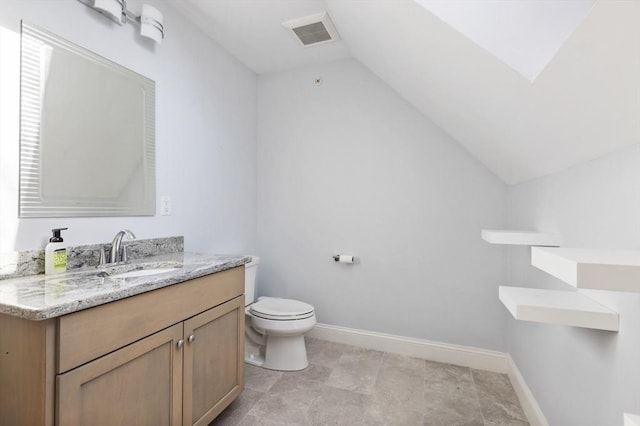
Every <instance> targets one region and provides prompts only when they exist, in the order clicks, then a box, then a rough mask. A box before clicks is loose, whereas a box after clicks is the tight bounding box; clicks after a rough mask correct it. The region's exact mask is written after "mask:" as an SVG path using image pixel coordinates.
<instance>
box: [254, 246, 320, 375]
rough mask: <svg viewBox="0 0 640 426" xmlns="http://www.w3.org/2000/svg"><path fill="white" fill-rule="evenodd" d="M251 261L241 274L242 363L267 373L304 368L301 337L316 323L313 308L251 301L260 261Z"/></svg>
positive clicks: (271, 300) (292, 302)
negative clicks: (242, 306) (259, 368)
mask: <svg viewBox="0 0 640 426" xmlns="http://www.w3.org/2000/svg"><path fill="white" fill-rule="evenodd" d="M251 259H252V260H251V262H250V263H247V264H246V265H245V271H244V272H245V275H244V297H245V314H246V317H245V352H244V360H245V362H246V363H248V364H251V365H255V366H258V367H263V368H268V369H271V370H283V371H295V370H302V369H304V368H307V366H308V365H309V362H308V361H307V348H306V347H305V345H304V334H305V333H306V332H308V331H309V330H311V329H312V328H313V326H314V325H315V324H316V313H315V309H314V308H313V306H311V305H309V304H308V303H304V302H299V301H297V300H291V299H280V298H276V297H260V298H259V299H258V301H256V302H254V301H255V294H256V291H255V290H256V272H257V269H258V264H259V263H260V258H259V257H257V256H251Z"/></svg>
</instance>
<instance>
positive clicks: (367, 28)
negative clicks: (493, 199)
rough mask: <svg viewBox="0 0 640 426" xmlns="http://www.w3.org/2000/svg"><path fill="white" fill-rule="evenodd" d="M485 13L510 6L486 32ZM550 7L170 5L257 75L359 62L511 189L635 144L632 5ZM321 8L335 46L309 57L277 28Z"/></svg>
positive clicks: (287, 1)
mask: <svg viewBox="0 0 640 426" xmlns="http://www.w3.org/2000/svg"><path fill="white" fill-rule="evenodd" d="M430 3H431V4H430ZM454 3H455V4H454ZM483 3H484V5H485V6H486V7H487V8H491V7H493V8H495V7H500V6H499V5H500V3H503V4H509V5H511V6H510V7H511V9H512V10H511V11H509V10H507V9H504V10H499V11H498V12H501V15H500V16H501V19H500V20H496V23H485V24H484V28H482V27H483V26H482V25H478V21H475V22H474V20H482V19H484V20H488V19H489V18H487V17H485V18H483V14H482V13H480V12H481V11H482V10H480V9H477V6H478V4H483ZM514 3H518V4H520V5H521V6H522V7H521V8H515V9H514V8H513V4H514ZM544 3H548V6H549V7H548V8H547V10H546V12H547V15H546V18H545V10H543V9H544V8H541V7H540V4H544ZM558 3H572V2H557V1H555V0H547V1H546V2H545V0H517V1H516V0H514V1H513V2H496V1H493V0H478V1H476V2H465V1H461V0H449V1H448V2H446V3H445V2H442V0H418V1H414V0H326V1H323V0H181V1H175V2H173V4H174V6H175V7H176V8H178V9H179V10H181V11H182V12H183V13H185V14H186V15H187V16H188V17H190V18H191V19H192V20H193V21H194V22H196V23H197V24H198V25H199V26H200V27H201V28H202V29H203V30H204V31H205V32H207V33H208V34H209V35H210V36H211V37H212V38H214V39H215V40H216V41H218V42H219V43H220V44H221V45H222V46H224V47H225V48H226V49H228V50H229V51H230V52H231V53H233V54H234V55H235V56H236V57H237V58H238V59H239V60H241V61H242V62H244V63H245V64H246V65H247V66H248V67H250V68H251V69H253V70H254V71H255V72H256V73H259V74H260V73H265V72H273V71H279V70H284V69H291V68H295V67H299V66H304V65H311V64H314V63H319V62H324V61H330V60H335V59H339V58H344V57H349V56H353V57H354V58H356V59H357V60H359V61H360V62H361V63H362V64H364V65H365V66H367V67H368V68H369V69H370V70H371V71H372V72H374V73H375V74H376V75H378V76H379V77H380V78H381V79H382V80H383V81H384V82H386V83H387V84H388V85H389V86H391V87H392V88H394V89H395V90H396V91H397V92H398V93H399V94H400V95H401V96H403V97H404V98H405V99H407V100H408V101H409V102H411V103H412V104H413V105H414V106H415V107H416V108H417V109H419V110H420V111H421V112H422V113H423V114H425V115H426V116H427V117H429V118H430V119H431V120H433V121H434V122H435V123H436V124H438V125H439V126H440V127H442V128H443V129H444V130H445V131H446V132H448V133H449V134H450V135H451V136H452V137H453V138H455V139H456V140H458V141H459V142H460V143H461V144H462V145H463V146H465V147H466V148H467V149H468V150H469V151H470V152H471V153H472V154H473V155H475V156H476V157H477V158H478V159H479V160H480V161H482V162H483V163H484V164H485V165H486V166H487V167H488V168H489V169H491V170H492V171H493V172H494V173H496V174H497V175H498V176H499V177H501V178H502V179H503V180H504V181H505V182H507V183H518V182H522V181H526V180H529V179H532V178H536V177H540V176H544V175H547V174H550V173H554V172H557V171H561V170H563V169H566V168H568V167H571V166H573V165H575V164H579V163H582V162H585V161H589V160H592V159H595V158H597V157H600V156H602V155H605V154H607V153H609V152H611V151H614V150H616V149H619V148H622V147H625V146H628V145H631V144H634V143H640V25H639V24H638V22H640V2H639V1H626V0H599V1H596V2H595V3H594V0H580V1H577V2H576V3H575V4H573V6H572V7H570V8H567V7H564V9H562V10H560V9H558V8H557V7H558ZM452 4H454V5H453V6H452ZM465 4H466V5H467V6H465ZM471 4H473V5H475V6H474V7H476V10H475V11H474V10H473V8H472V7H470V6H469V5H471ZM554 4H555V6H554ZM554 7H555V9H554ZM465 8H466V9H465ZM532 8H533V9H532ZM486 10H488V9H485V11H486ZM321 11H328V12H329V14H330V16H331V18H332V19H333V21H334V23H335V25H336V28H337V30H338V32H339V33H340V36H341V38H342V40H341V41H338V42H335V43H328V44H324V45H320V46H316V47H309V48H304V47H301V46H300V45H299V44H298V43H296V41H295V40H294V39H293V37H292V36H291V34H290V33H289V32H288V31H287V30H285V29H284V28H283V27H282V25H281V24H282V22H284V21H287V20H290V19H294V18H299V17H302V16H306V15H311V14H314V13H318V12H321ZM549 12H552V14H549ZM485 15H487V16H494V15H495V13H493V12H492V13H490V14H487V13H485ZM523 19H524V21H523ZM527 21H528V22H527ZM499 24H504V27H498V28H499V30H497V31H495V30H494V31H493V32H492V33H491V32H489V33H488V32H487V31H488V30H490V29H491V28H492V27H496V26H497V25H499ZM465 25H466V26H465ZM527 25H528V27H527ZM540 27H542V28H544V29H545V31H536V30H537V29H539V28H540ZM503 28H504V29H503ZM527 28H529V30H527ZM474 31H475V33H474ZM510 31H511V32H510ZM474 34H475V35H474ZM478 34H481V35H482V34H484V36H485V38H484V39H483V38H482V37H481V36H478ZM514 34H515V35H514ZM501 35H503V36H502V37H501ZM518 37H521V39H519V38H518ZM639 167H640V165H639Z"/></svg>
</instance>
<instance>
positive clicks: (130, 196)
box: [19, 23, 155, 217]
mask: <svg viewBox="0 0 640 426" xmlns="http://www.w3.org/2000/svg"><path fill="white" fill-rule="evenodd" d="M20 63H21V71H20V103H21V105H20V200H19V216H20V217H79V216H152V215H154V214H155V83H154V81H153V80H150V79H148V78H146V77H144V76H142V75H140V74H137V73H135V72H133V71H131V70H129V69H127V68H124V67H122V66H120V65H118V64H116V63H114V62H112V61H109V60H107V59H105V58H103V57H101V56H99V55H96V54H95V53H92V52H90V51H88V50H86V49H84V48H82V47H79V46H76V45H74V44H72V43H70V42H68V41H65V40H62V39H60V38H59V37H57V36H55V35H53V34H51V33H49V32H47V31H44V30H42V29H40V28H37V27H34V26H30V25H27V24H25V23H22V34H21V61H20Z"/></svg>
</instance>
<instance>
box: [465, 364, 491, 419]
mask: <svg viewBox="0 0 640 426" xmlns="http://www.w3.org/2000/svg"><path fill="white" fill-rule="evenodd" d="M469 374H470V375H471V382H472V383H473V391H474V393H475V395H476V400H477V401H478V407H479V408H480V418H482V424H484V425H485V426H487V420H486V419H485V418H484V413H483V412H482V402H480V393H479V391H478V384H477V383H476V379H475V377H474V376H473V369H472V368H469Z"/></svg>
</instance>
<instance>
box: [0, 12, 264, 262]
mask: <svg viewBox="0 0 640 426" xmlns="http://www.w3.org/2000/svg"><path fill="white" fill-rule="evenodd" d="M127 3H128V5H129V6H130V8H131V9H132V10H133V11H139V10H140V3H141V2H140V1H139V0H132V1H130V2H127ZM151 3H152V4H155V5H156V6H157V7H158V8H159V9H160V10H161V11H162V12H163V13H164V17H165V28H166V31H167V34H166V38H165V40H164V41H163V43H162V45H156V44H154V43H153V42H152V41H151V40H149V39H145V38H142V37H140V35H139V26H138V25H136V24H133V23H128V24H126V25H124V26H119V25H117V24H115V23H113V22H111V21H109V20H108V19H107V18H105V17H104V16H102V15H100V14H98V13H97V12H95V11H93V10H91V9H90V8H88V7H86V6H84V5H82V4H81V3H80V2H78V1H76V0H60V1H36V0H2V1H0V43H1V45H0V47H1V48H0V63H1V64H2V67H0V68H1V70H0V93H1V94H2V96H0V123H1V125H0V172H1V173H2V175H1V176H0V183H1V185H0V251H13V250H26V249H36V248H42V247H44V245H45V244H46V241H47V239H48V237H49V235H50V229H51V228H53V227H59V226H67V227H69V230H68V231H67V232H66V237H65V242H67V243H68V244H69V245H77V244H89V243H96V242H103V241H110V240H111V238H113V235H114V234H115V233H116V232H117V231H118V230H120V229H123V228H130V229H132V230H133V231H134V232H135V233H136V234H137V236H138V238H151V237H159V236H170V235H184V236H185V245H186V248H187V249H188V250H192V251H203V252H222V253H232V252H248V251H252V250H254V249H255V219H256V218H255V216H256V154H255V152H256V76H255V74H254V73H253V72H252V71H250V70H249V69H248V68H247V67H245V66H244V65H243V64H241V63H240V62H239V61H237V60H236V59H235V58H234V57H232V56H231V55H230V54H229V53H228V52H227V51H225V50H224V49H222V48H221V47H220V46H219V45H217V44H216V43H215V42H213V41H211V39H209V38H208V37H206V36H205V35H204V34H202V33H201V32H200V31H199V30H197V29H194V26H193V25H192V24H191V23H190V22H189V21H187V20H186V19H185V18H184V17H182V15H180V14H179V13H178V12H176V11H174V10H173V9H172V8H171V7H170V2H163V1H151ZM21 19H24V20H25V21H26V22H28V23H30V24H33V25H38V26H40V27H43V28H45V29H47V30H49V31H51V32H53V33H55V34H58V35H59V36H61V37H63V38H66V39H67V40H69V41H71V42H73V43H76V44H79V45H81V46H83V47H85V48H88V49H90V50H92V51H94V52H96V53H98V54H100V55H102V56H105V57H106V58H108V59H111V60H112V61H115V62H118V63H120V64H122V65H124V66H126V67H128V68H130V69H132V70H134V71H136V72H138V73H141V74H143V75H145V76H147V77H150V78H152V79H153V80H155V82H156V101H157V102H156V104H157V107H156V152H157V163H156V168H157V177H156V179H157V191H156V194H157V202H158V204H159V202H160V195H169V196H171V198H172V201H173V203H172V204H173V206H172V207H173V214H172V216H155V217H127V218H76V219H67V218H64V219H23V220H19V219H18V218H17V210H18V208H17V200H18V181H17V176H18V148H19V143H18V140H19V137H18V130H19V117H18V111H19V98H18V95H19V65H20V64H19V43H20V38H19V31H20V20H21ZM158 212H159V211H158Z"/></svg>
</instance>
